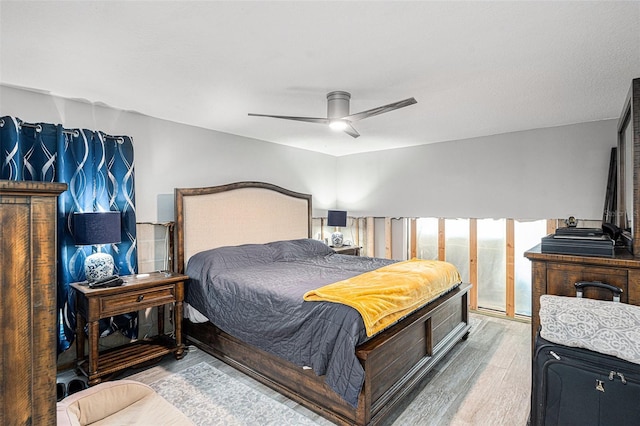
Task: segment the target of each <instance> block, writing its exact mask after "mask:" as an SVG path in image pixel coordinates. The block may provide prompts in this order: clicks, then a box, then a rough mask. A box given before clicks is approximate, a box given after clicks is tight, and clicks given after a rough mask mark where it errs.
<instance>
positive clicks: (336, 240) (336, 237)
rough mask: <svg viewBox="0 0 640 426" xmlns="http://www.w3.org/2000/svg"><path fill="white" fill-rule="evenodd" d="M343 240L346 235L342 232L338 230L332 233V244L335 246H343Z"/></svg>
mask: <svg viewBox="0 0 640 426" xmlns="http://www.w3.org/2000/svg"><path fill="white" fill-rule="evenodd" d="M343 241H344V236H343V235H342V232H339V231H336V232H334V233H333V234H331V245H332V246H333V247H342V244H343Z"/></svg>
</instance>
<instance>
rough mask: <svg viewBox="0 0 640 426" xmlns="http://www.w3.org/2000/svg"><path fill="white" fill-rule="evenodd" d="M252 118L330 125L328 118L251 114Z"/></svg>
mask: <svg viewBox="0 0 640 426" xmlns="http://www.w3.org/2000/svg"><path fill="white" fill-rule="evenodd" d="M249 115H250V116H253V117H270V118H282V119H283V120H295V121H306V122H308V123H320V124H329V120H328V119H326V118H315V117H291V116H288V115H268V114H253V113H251V112H250V113H249Z"/></svg>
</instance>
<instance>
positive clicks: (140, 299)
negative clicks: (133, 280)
mask: <svg viewBox="0 0 640 426" xmlns="http://www.w3.org/2000/svg"><path fill="white" fill-rule="evenodd" d="M142 299H144V294H141V295H140V296H138V302H142Z"/></svg>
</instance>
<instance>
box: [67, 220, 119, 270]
mask: <svg viewBox="0 0 640 426" xmlns="http://www.w3.org/2000/svg"><path fill="white" fill-rule="evenodd" d="M120 229H121V223H120V212H88V213H74V214H73V237H74V240H75V243H76V245H79V246H88V245H95V246H100V245H101V244H114V243H119V242H120V238H121V237H120ZM113 270H114V263H113V257H112V256H111V255H110V254H107V253H100V248H99V247H98V252H97V253H93V254H92V255H90V256H87V258H86V259H85V261H84V274H85V277H86V279H87V281H96V280H99V279H101V278H106V277H109V276H111V275H113Z"/></svg>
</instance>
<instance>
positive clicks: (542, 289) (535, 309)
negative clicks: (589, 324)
mask: <svg viewBox="0 0 640 426" xmlns="http://www.w3.org/2000/svg"><path fill="white" fill-rule="evenodd" d="M524 255H525V257H527V258H528V259H529V260H531V309H532V312H531V336H532V339H533V338H534V336H535V334H536V332H537V330H538V327H539V326H540V318H539V316H538V313H539V311H540V296H541V295H543V294H554V295H558V296H571V297H575V295H576V289H575V286H574V284H575V283H576V282H578V281H600V282H603V283H606V284H611V285H614V286H616V287H620V288H621V289H622V291H623V293H622V296H621V298H620V299H621V300H620V301H621V302H623V303H630V304H632V305H640V260H638V259H634V258H633V256H632V255H631V253H629V251H627V250H625V249H624V248H623V249H620V250H616V254H615V257H614V258H608V257H590V256H573V255H564V254H551V253H542V252H541V251H540V245H537V246H536V247H534V248H532V249H531V250H529V251H527V252H525V254H524ZM611 296H612V295H611V292H610V291H608V290H603V289H600V288H587V289H586V290H585V292H584V297H588V298H591V299H602V300H611ZM532 342H533V340H532Z"/></svg>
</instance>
